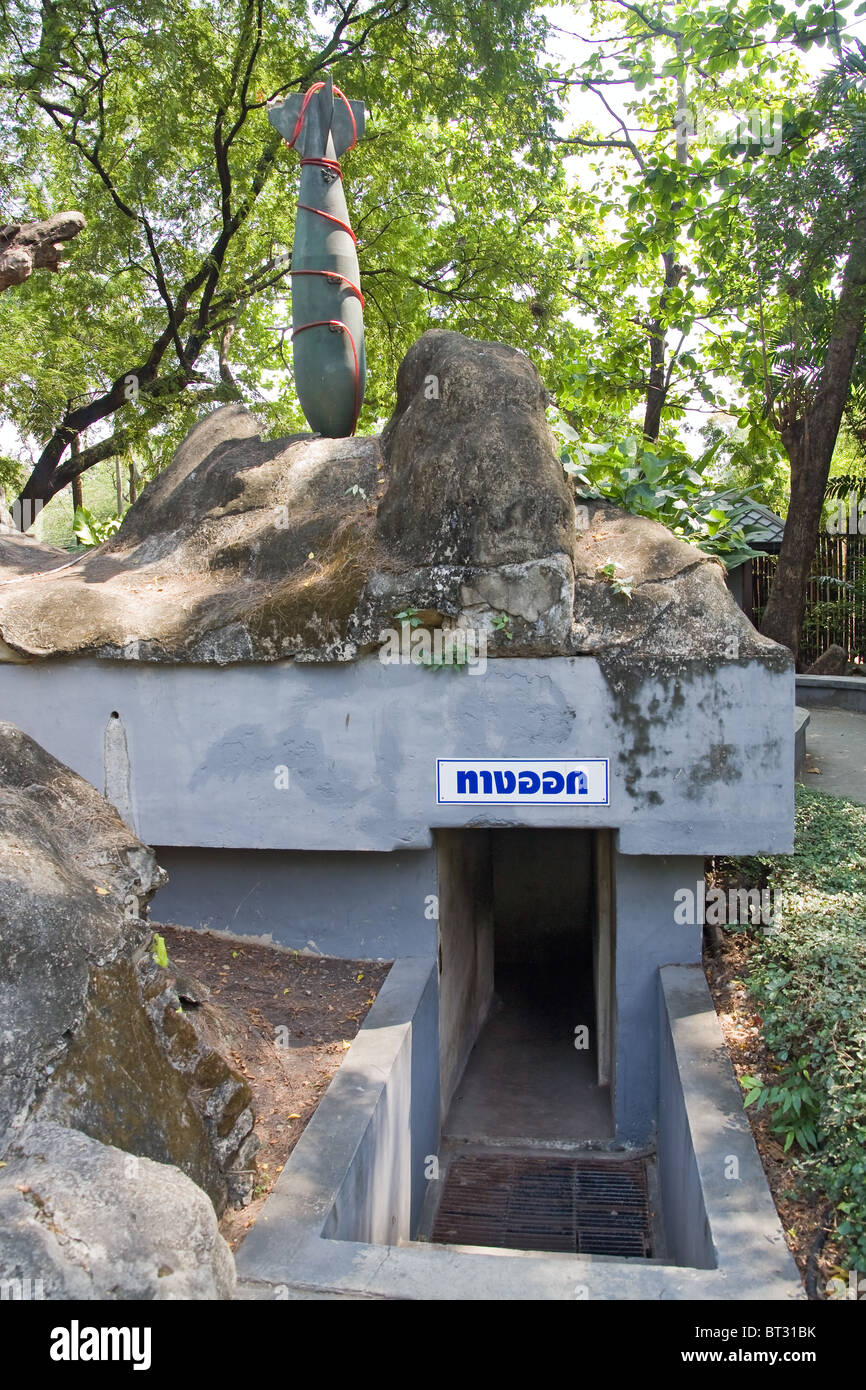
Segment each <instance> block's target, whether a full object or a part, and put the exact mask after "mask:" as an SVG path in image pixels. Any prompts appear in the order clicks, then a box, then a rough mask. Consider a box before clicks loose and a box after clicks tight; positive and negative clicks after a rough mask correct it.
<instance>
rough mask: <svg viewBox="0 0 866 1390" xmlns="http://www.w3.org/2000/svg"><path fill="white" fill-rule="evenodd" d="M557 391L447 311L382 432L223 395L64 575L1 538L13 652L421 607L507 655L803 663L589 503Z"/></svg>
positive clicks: (167, 639) (652, 530) (353, 643)
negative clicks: (332, 432) (262, 408)
mask: <svg viewBox="0 0 866 1390" xmlns="http://www.w3.org/2000/svg"><path fill="white" fill-rule="evenodd" d="M545 405H546V396H545V391H544V388H543V385H542V383H541V381H540V379H539V377H538V374H537V372H536V371H535V368H534V367H533V366H532V364H531V363H530V362H529V360H528V358H526V357H525V356H524V355H523V354H522V353H520V352H517V351H515V350H513V349H511V348H507V347H503V346H502V345H500V344H496V343H485V342H478V341H476V340H474V339H470V338H464V337H462V336H461V335H460V334H457V333H446V332H443V331H440V330H434V331H431V332H429V333H425V334H424V335H423V337H422V338H420V339H419V340H418V342H417V343H416V344H415V345H414V346H413V347H412V349H411V350H410V352H409V353H408V354H407V356H406V358H405V360H404V362H403V363H402V365H401V368H400V372H399V375H398V403H397V409H396V412H395V415H394V417H393V418H392V419H391V421H390V422H389V423H388V425H387V427H386V429H385V431H384V433H383V434H382V436H381V437H374V438H356V439H338V440H333V439H320V438H313V437H311V436H308V435H301V436H292V437H290V438H288V439H280V440H263V439H262V438H261V435H260V432H259V426H258V424H257V422H256V420H255V418H254V416H252V415H251V414H250V413H249V412H248V411H246V410H245V409H244V408H243V407H240V406H236V405H232V406H226V407H224V408H222V409H221V410H217V411H215V412H214V413H213V414H211V415H209V416H208V417H207V418H206V419H204V420H203V421H201V422H200V423H199V424H198V425H197V426H196V427H195V428H194V429H193V430H192V431H191V433H190V434H189V436H188V437H187V439H186V440H185V441H184V443H183V444H182V445H181V447H180V449H179V450H178V452H177V454H176V456H175V458H174V461H173V462H172V463H171V465H170V466H169V467H168V468H167V469H165V471H164V472H163V473H161V474H160V475H159V477H158V478H157V479H156V480H155V481H154V482H152V483H151V484H150V485H149V486H148V487H147V488H146V489H145V490H144V492H143V494H142V496H141V497H140V498H139V500H138V501H137V502H136V503H135V505H134V506H133V507H132V508H131V509H130V511H129V513H128V514H127V517H126V519H125V521H124V523H123V525H122V527H121V528H120V530H119V531H118V532H117V534H116V536H114V537H113V538H112V539H111V540H110V541H109V542H107V543H106V544H105V545H103V546H101V547H100V548H99V549H98V550H97V551H96V552H94V553H93V554H90V555H88V556H87V557H86V558H84V559H83V560H81V561H80V562H79V563H78V564H75V565H72V566H68V557H67V556H66V555H64V554H63V553H62V552H59V551H58V552H54V557H55V560H56V564H57V565H58V566H59V565H61V564H66V565H67V568H65V569H63V571H62V572H58V573H57V574H52V573H47V574H46V573H44V570H45V568H46V563H45V561H46V556H45V553H44V550H45V548H44V547H42V548H40V551H39V554H38V556H37V554H36V553H35V552H34V551H33V550H32V543H31V546H30V548H29V549H26V553H24V552H23V551H22V547H25V548H26V545H27V543H26V542H19V541H17V540H16V539H15V538H10V537H7V538H6V540H5V542H3V543H2V544H0V639H2V642H3V644H5V645H4V647H0V655H4V654H5V656H6V658H7V659H22V658H23V659H32V658H34V657H46V656H75V655H93V656H99V657H111V658H118V659H121V660H131V661H164V662H215V663H228V662H236V661H275V660H280V659H283V658H286V657H294V658H296V659H298V660H303V661H350V660H353V659H354V658H356V657H357V656H359V655H361V654H363V653H364V652H366V651H371V650H374V649H376V648H377V647H378V646H380V645H381V643H382V641H383V640H384V639H383V631H384V630H385V629H388V628H391V627H393V626H394V621H395V614H396V613H398V612H400V611H402V610H404V609H405V608H407V607H412V608H415V609H416V610H418V611H419V612H420V613H421V614H422V615H423V621H424V623H425V624H427V625H429V626H433V627H436V626H446V627H449V626H463V627H475V628H481V629H483V630H485V631H486V632H487V634H488V654H489V655H492V656H497V655H507V656H549V655H562V656H576V655H581V654H592V655H594V656H597V657H598V658H599V659H600V660H601V661H602V662H612V663H613V664H616V663H617V662H618V661H621V660H627V661H629V662H632V661H634V660H635V659H636V658H640V659H642V660H644V661H645V662H646V661H652V662H656V663H658V664H668V665H670V663H672V662H673V663H677V662H680V661H682V660H693V659H700V660H703V661H710V662H711V663H712V662H716V661H721V660H730V659H732V657H734V658H735V659H736V658H737V657H739V658H740V659H749V658H752V659H754V658H758V659H761V660H763V661H765V662H768V663H773V664H783V665H784V664H787V658H786V657H785V655H784V654H783V653H782V651H781V649H780V648H778V647H776V645H775V644H774V643H771V642H768V641H766V640H765V639H763V638H761V637H760V636H759V635H758V634H757V633H756V632H755V630H754V629H753V628H752V626H751V624H750V623H748V621H747V620H746V619H745V617H744V616H743V614H742V613H741V612H740V610H739V609H738V608H737V606H736V604H735V603H734V601H733V599H732V598H731V597H730V595H729V593H728V591H727V588H726V585H725V581H724V572H723V570H722V567H721V565H720V564H719V563H717V562H716V561H714V560H711V559H709V558H708V557H706V556H702V555H701V554H700V552H698V551H697V550H695V549H693V548H692V547H691V546H688V545H686V544H684V543H682V542H680V541H678V540H676V539H675V538H674V537H673V536H672V535H671V534H670V532H668V531H667V530H665V528H664V527H662V526H659V525H657V524H656V523H654V522H651V521H647V520H644V519H643V518H640V517H633V516H628V515H625V514H623V513H621V512H618V511H617V510H616V509H615V508H612V507H590V508H584V507H581V508H580V509H578V510H577V511H576V510H575V501H574V497H573V495H572V492H571V489H570V487H569V484H568V481H567V479H566V477H565V474H564V472H563V470H562V467H561V465H560V463H559V460H558V456H557V450H556V446H555V441H554V439H553V436H552V434H551V432H550V429H549V427H548V424H547V420H546V417H545ZM37 563H38V565H39V567H40V570H41V571H43V572H40V573H33V572H32V566H34V565H36V564H37ZM611 565H613V566H614V567H615V568H614V570H613V571H611V570H610V566H611ZM611 573H613V574H614V575H615V576H616V577H617V578H621V579H623V580H628V581H629V583H628V584H627V585H626V586H625V588H626V589H627V590H628V593H626V592H624V591H623V589H622V588H620V587H619V586H618V585H616V584H613V583H611V582H610V575H611ZM629 595H630V596H629Z"/></svg>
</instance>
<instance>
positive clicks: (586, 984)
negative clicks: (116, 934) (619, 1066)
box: [420, 828, 652, 1257]
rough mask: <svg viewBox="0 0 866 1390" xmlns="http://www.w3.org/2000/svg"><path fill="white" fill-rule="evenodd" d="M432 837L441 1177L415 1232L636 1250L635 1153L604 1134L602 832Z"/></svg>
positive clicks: (606, 931)
mask: <svg viewBox="0 0 866 1390" xmlns="http://www.w3.org/2000/svg"><path fill="white" fill-rule="evenodd" d="M437 845H438V850H439V867H440V892H441V899H440V917H439V926H440V969H441V977H440V1001H441V1003H440V1036H441V1039H442V1048H443V1062H444V1060H445V1058H446V1057H448V1058H449V1061H450V1065H449V1066H448V1067H447V1068H446V1067H445V1066H444V1065H443V1072H442V1076H443V1088H442V1131H441V1148H440V1153H439V1162H440V1165H441V1180H440V1181H439V1182H438V1183H436V1184H434V1185H432V1187H431V1192H430V1194H429V1196H428V1201H427V1204H426V1206H425V1210H424V1212H423V1213H422V1218H421V1231H420V1234H421V1235H422V1237H426V1238H428V1239H431V1240H433V1241H435V1242H442V1243H448V1244H468V1245H472V1244H476V1245H485V1246H506V1247H508V1248H515V1249H536V1250H550V1251H555V1250H568V1251H573V1252H581V1251H583V1252H590V1253H600V1254H602V1253H611V1254H618V1255H633V1256H639V1257H640V1256H644V1257H645V1256H647V1255H649V1254H650V1253H651V1246H652V1239H651V1224H652V1223H651V1212H650V1205H649V1197H648V1187H647V1172H646V1165H645V1160H644V1156H639V1157H634V1156H628V1157H625V1156H623V1155H622V1154H621V1153H617V1152H616V1150H615V1148H614V1137H615V1128H614V1123H613V1115H612V1109H611V1097H610V1050H611V1019H612V1010H611V1008H610V998H611V990H612V984H613V982H612V972H611V961H612V943H611V936H612V914H611V911H610V873H609V845H608V836H607V835H606V834H605V833H604V832H591V831H580V830H561V829H560V830H556V829H554V830H547V831H541V830H531V829H525V828H520V829H509V830H488V831H481V830H475V831H473V830H464V831H452V832H442V833H441V834H440V835H439V837H438V840H437ZM452 976H453V977H456V979H455V981H454V982H453V983H452ZM467 982H468V984H469V988H468V989H466V988H464V989H462V990H461V988H460V986H461V985H463V986H465V985H466V984H467ZM599 999H601V1000H602V1001H603V1006H602V1008H599V1002H598V1001H599ZM473 1035H474V1041H473ZM464 1059H465V1061H464ZM587 1150H603V1151H604V1152H603V1155H602V1156H597V1157H589V1156H588V1155H587V1153H586V1151H587Z"/></svg>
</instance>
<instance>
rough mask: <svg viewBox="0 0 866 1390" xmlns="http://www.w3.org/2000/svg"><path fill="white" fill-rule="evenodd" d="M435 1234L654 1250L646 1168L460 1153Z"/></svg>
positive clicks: (587, 1251)
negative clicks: (461, 1155) (464, 1155)
mask: <svg viewBox="0 0 866 1390" xmlns="http://www.w3.org/2000/svg"><path fill="white" fill-rule="evenodd" d="M431 1238H432V1240H433V1241H434V1242H436V1243H437V1244H439V1245H493V1246H500V1247H502V1248H504V1249H506V1250H557V1251H565V1252H570V1253H572V1254H584V1255H620V1256H622V1255H637V1256H643V1257H644V1258H646V1257H648V1256H650V1255H651V1254H652V1219H651V1213H650V1207H649V1199H648V1195H647V1179H646V1168H645V1165H644V1163H643V1161H642V1160H640V1159H628V1160H625V1161H621V1160H618V1159H597V1158H596V1159H592V1158H562V1157H555V1158H554V1157H543V1158H536V1157H533V1158H524V1157H523V1156H516V1155H508V1154H495V1155H492V1154H491V1155H487V1154H474V1155H467V1156H466V1157H463V1158H456V1159H454V1161H453V1162H452V1163H451V1165H450V1166H449V1168H448V1170H447V1172H446V1175H445V1187H444V1191H443V1193H442V1199H441V1201H440V1203H439V1209H438V1211H437V1213H436V1219H435V1221H434V1223H433V1231H432V1236H431Z"/></svg>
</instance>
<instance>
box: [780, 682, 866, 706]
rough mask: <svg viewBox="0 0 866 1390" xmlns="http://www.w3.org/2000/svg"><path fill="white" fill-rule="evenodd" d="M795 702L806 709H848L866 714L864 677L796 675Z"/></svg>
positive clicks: (865, 683) (865, 684)
mask: <svg viewBox="0 0 866 1390" xmlns="http://www.w3.org/2000/svg"><path fill="white" fill-rule="evenodd" d="M797 704H798V705H805V706H806V707H807V708H808V709H824V708H828V709H850V710H853V711H854V713H855V714H866V677H864V676H798V677H797Z"/></svg>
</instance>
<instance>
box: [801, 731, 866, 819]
mask: <svg viewBox="0 0 866 1390" xmlns="http://www.w3.org/2000/svg"><path fill="white" fill-rule="evenodd" d="M799 780H800V781H801V782H804V783H805V785H806V786H807V787H815V788H817V790H818V791H822V792H829V793H830V795H831V796H846V797H847V798H848V800H849V801H859V802H860V803H861V805H866V714H855V713H853V712H852V711H851V710H844V709H810V710H809V724H808V727H807V729H806V766H805V768H804V769H803V771H802V773H801V774H800V779H799Z"/></svg>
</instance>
